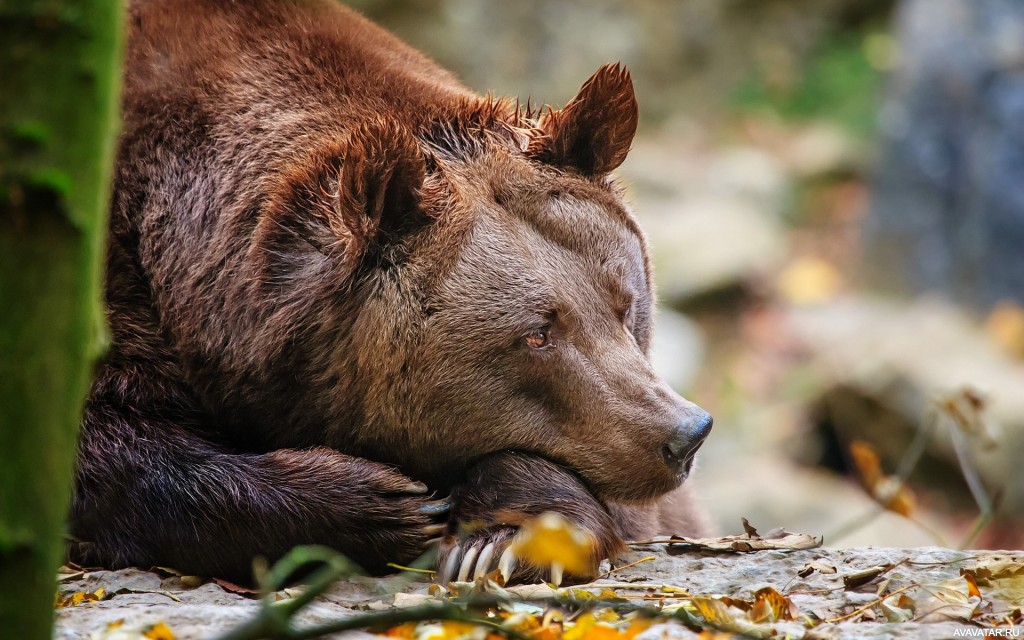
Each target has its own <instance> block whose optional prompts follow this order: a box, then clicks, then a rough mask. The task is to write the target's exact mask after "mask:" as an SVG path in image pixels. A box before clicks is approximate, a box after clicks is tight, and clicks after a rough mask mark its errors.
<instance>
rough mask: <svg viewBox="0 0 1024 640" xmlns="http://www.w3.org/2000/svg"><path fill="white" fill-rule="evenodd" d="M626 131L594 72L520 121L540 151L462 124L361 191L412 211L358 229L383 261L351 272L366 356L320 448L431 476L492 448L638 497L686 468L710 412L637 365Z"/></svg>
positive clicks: (629, 121) (642, 357)
mask: <svg viewBox="0 0 1024 640" xmlns="http://www.w3.org/2000/svg"><path fill="white" fill-rule="evenodd" d="M595 87H596V88H595ZM567 112H568V113H567ZM569 118H571V120H570V119H569ZM553 123H558V126H559V127H561V128H560V129H559V128H555V126H554V124H553ZM492 126H493V125H492ZM635 126H636V103H635V100H634V99H633V94H632V85H631V83H630V82H629V77H628V75H627V74H626V73H625V72H624V71H623V70H621V69H620V68H619V67H617V66H616V67H605V68H602V69H601V70H599V71H598V73H597V74H595V76H594V77H593V78H591V80H589V81H588V83H587V84H586V85H584V88H583V89H582V90H581V92H580V95H579V96H577V98H576V99H574V100H573V101H572V102H570V104H569V106H567V107H566V108H565V109H563V110H561V111H559V112H550V113H549V114H548V115H547V116H546V118H542V119H541V121H540V123H539V125H538V127H537V128H536V129H532V130H528V131H526V133H525V134H523V133H521V132H520V134H521V135H526V136H528V137H529V136H533V137H534V138H540V139H541V141H542V142H541V143H539V145H540V146H539V149H540V150H538V145H534V146H533V148H532V149H531V144H530V142H531V141H527V142H526V144H525V145H524V144H522V142H521V140H519V139H518V138H517V137H516V135H506V136H502V135H494V131H493V130H492V131H490V132H485V131H476V132H474V131H473V130H472V129H469V130H466V131H463V132H462V133H461V134H455V135H454V136H453V135H449V136H448V137H449V139H448V140H446V142H447V143H448V144H447V146H435V145H427V146H426V147H424V148H421V149H419V150H415V151H410V153H411V155H410V156H408V157H404V158H398V159H394V158H393V159H392V160H391V161H390V163H393V164H394V165H395V166H398V167H401V166H402V165H403V163H411V164H415V165H416V168H415V169H408V168H405V169H401V168H399V169H395V170H394V171H393V172H391V173H390V174H389V180H390V181H391V183H392V184H389V186H388V188H390V189H391V194H390V195H387V194H386V193H385V191H386V189H384V188H382V187H380V186H379V185H378V186H376V187H375V189H376V190H377V192H378V193H380V194H383V195H379V196H375V198H373V200H374V201H375V202H378V203H379V204H378V206H379V207H380V208H381V209H382V211H385V212H386V210H387V208H388V207H389V206H391V205H389V204H388V203H387V202H386V200H387V199H388V198H391V199H393V200H394V202H396V203H399V204H397V205H396V206H397V207H398V208H400V209H402V210H401V212H400V213H399V214H397V216H396V217H398V218H400V219H402V220H406V221H407V220H409V218H410V212H409V211H408V210H407V208H408V207H410V206H412V207H415V208H417V210H418V211H419V215H421V216H423V219H424V221H423V222H422V223H421V224H422V226H421V227H419V228H418V230H417V231H413V232H411V233H410V234H408V235H409V236H411V237H407V236H406V235H405V234H403V233H397V234H396V233H393V232H392V233H385V234H380V231H379V229H378V230H376V231H374V232H373V233H372V234H370V235H371V236H372V239H369V240H367V244H368V245H371V246H368V247H367V248H366V249H365V251H366V252H368V253H374V254H375V255H376V256H377V259H378V260H379V259H380V256H382V255H385V254H391V255H392V259H391V261H390V262H389V261H388V260H385V263H384V264H383V266H382V264H381V263H380V262H377V263H375V264H376V267H374V269H373V270H372V271H371V274H370V275H369V276H368V277H367V279H365V280H364V283H372V284H367V289H368V290H369V291H371V293H369V294H368V295H367V296H366V298H365V301H364V303H363V304H362V308H361V309H360V314H359V318H358V319H357V321H356V322H355V324H354V325H353V326H352V330H351V335H350V338H351V340H352V347H353V348H354V350H355V352H356V353H359V354H369V357H367V358H366V359H365V360H361V361H360V362H359V363H358V364H357V369H358V371H357V372H356V373H355V375H354V376H352V377H351V379H354V380H360V381H362V384H363V385H364V386H363V387H362V392H361V396H362V397H363V399H364V402H363V403H362V405H361V407H360V412H361V415H362V416H363V418H364V420H366V422H367V427H366V428H365V429H364V430H363V433H365V434H366V437H365V438H360V437H359V436H358V435H357V436H356V437H355V438H354V439H353V438H352V434H351V432H350V431H346V432H344V433H341V434H339V437H338V442H337V446H339V447H341V446H348V447H352V446H353V445H354V446H355V449H356V452H357V453H358V454H359V455H362V456H365V457H369V458H371V459H383V460H387V461H389V462H393V463H396V464H398V465H400V466H401V468H402V469H403V470H406V472H408V473H410V474H412V475H413V476H414V477H423V478H426V479H428V480H430V481H431V482H433V483H435V484H437V483H441V484H446V481H447V480H450V479H453V478H454V477H455V476H456V475H457V472H458V470H461V469H464V468H466V467H467V465H469V464H471V463H472V462H473V461H474V460H476V459H479V458H481V457H482V456H484V455H486V454H489V453H493V452H497V451H518V452H524V453H532V454H536V455H540V456H542V457H547V458H549V459H551V460H553V461H555V462H558V463H560V464H563V465H566V466H568V467H570V468H572V469H574V470H576V471H577V472H578V473H579V474H580V475H581V476H582V477H583V479H584V480H585V481H586V482H587V483H588V485H589V486H590V487H591V488H592V490H593V491H595V493H596V494H597V495H599V496H601V497H604V498H608V499H615V500H625V501H631V500H644V499H649V498H653V497H656V496H659V495H661V494H663V493H666V492H668V491H670V490H672V489H674V488H676V487H677V486H678V485H679V484H680V483H681V482H682V481H683V480H684V479H685V477H686V474H687V473H688V471H689V468H690V465H691V463H692V460H693V455H694V454H695V452H696V450H697V448H698V447H699V446H700V444H701V442H702V441H703V439H704V437H705V436H706V435H707V433H708V430H709V429H710V426H711V420H710V417H709V416H708V415H707V414H706V413H704V412H703V411H702V410H701V409H700V408H699V407H697V406H696V405H694V404H692V403H690V402H688V401H686V400H684V399H683V398H681V397H680V396H678V395H677V394H676V393H675V392H673V391H672V390H671V389H670V388H669V387H668V386H667V385H666V384H665V383H664V382H663V381H661V380H660V378H659V377H658V376H657V374H656V373H655V372H654V371H653V369H652V367H651V365H650V362H649V360H648V357H647V352H648V349H649V345H650V333H651V316H652V304H653V295H652V283H651V273H650V266H649V261H648V256H647V249H646V245H645V242H644V238H643V235H642V233H641V232H640V230H639V227H638V226H637V223H636V222H635V220H634V219H633V217H632V216H631V214H630V213H629V212H628V211H627V209H626V207H625V206H624V204H623V202H622V198H621V194H620V193H619V191H618V189H617V188H616V187H615V185H614V184H613V183H612V182H611V181H610V180H609V179H608V178H607V172H608V171H610V170H611V169H613V168H614V167H616V166H618V164H619V163H620V162H621V161H622V159H624V157H625V152H626V150H628V146H629V144H630V142H631V140H632V133H633V131H634V130H635ZM545 127H547V130H545ZM498 130H499V131H500V127H499V129H498ZM623 130H625V133H622V131H623ZM581 132H583V133H581ZM513 133H515V132H513ZM459 135H462V136H464V137H465V138H468V139H462V140H459V139H458V136H459ZM567 135H575V136H576V138H575V139H574V140H573V141H571V142H565V141H563V140H560V139H559V136H567ZM453 137H454V138H456V139H455V140H452V139H451V138H453ZM428 140H429V139H428ZM559 145H561V147H562V150H560V151H559V150H557V149H558V148H559ZM523 147H525V149H524V148H523ZM390 148H391V149H395V148H402V147H401V145H396V144H392V145H390ZM412 148H413V147H412V146H409V147H407V149H408V150H412ZM553 149H554V150H553ZM420 163H422V165H421V164H420ZM385 164H389V162H385ZM428 166H429V167H430V169H429V170H428V169H427V167H428ZM396 174H402V175H404V176H405V177H401V178H397V179H396V178H395V177H394V176H395V175H396ZM407 177H412V181H411V184H405V185H402V184H398V185H395V184H393V183H395V182H401V181H402V180H406V179H407ZM403 190H404V193H403ZM427 212H429V214H428V213H427ZM386 215H387V214H386V213H381V214H377V216H378V217H379V219H380V220H381V221H383V220H384V216H386ZM393 215H394V214H393ZM414 215H415V214H414ZM357 217H358V216H357ZM375 224H380V222H377V223H375ZM354 226H358V224H356V225H354ZM371 226H372V225H371ZM414 226H415V225H414ZM396 255H400V256H401V259H400V260H394V259H393V258H394V256H396ZM410 298H415V300H410ZM382 338H383V340H382ZM341 361H342V362H344V363H345V365H344V366H349V361H348V358H341ZM338 377H339V379H340V378H342V377H343V376H342V375H341V374H340V373H339V375H338ZM482 433H485V434H486V437H481V434H482ZM402 452H410V453H411V455H402ZM423 452H430V453H429V454H424V453H423Z"/></svg>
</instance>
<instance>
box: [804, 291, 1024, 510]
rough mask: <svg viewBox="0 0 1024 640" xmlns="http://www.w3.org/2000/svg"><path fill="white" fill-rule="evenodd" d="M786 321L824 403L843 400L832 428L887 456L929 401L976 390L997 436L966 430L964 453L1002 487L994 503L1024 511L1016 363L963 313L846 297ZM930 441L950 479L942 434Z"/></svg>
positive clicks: (935, 305)
mask: <svg viewBox="0 0 1024 640" xmlns="http://www.w3.org/2000/svg"><path fill="white" fill-rule="evenodd" d="M791 319H792V325H793V328H794V331H795V332H796V334H797V336H798V337H799V338H800V339H801V340H802V341H803V343H804V344H805V345H806V346H807V348H808V349H809V360H810V365H811V366H812V368H813V375H814V376H815V378H816V383H817V385H818V386H819V388H820V389H821V393H822V395H823V397H824V398H825V401H826V402H827V401H829V399H832V400H837V401H841V402H843V405H842V406H838V407H835V410H833V411H832V412H831V414H832V415H831V418H832V420H833V422H835V423H836V424H834V426H835V427H836V428H837V429H839V430H841V431H842V432H843V434H844V435H845V436H846V437H848V438H849V437H861V438H865V439H868V440H869V441H871V443H872V444H873V445H875V446H876V447H879V448H880V449H882V453H883V455H884V457H885V458H886V459H887V460H889V461H890V462H891V463H892V462H894V461H896V460H899V458H900V457H901V456H902V454H903V453H904V451H905V450H906V447H907V446H908V445H909V442H910V441H911V440H912V438H913V435H914V433H915V432H916V431H915V430H917V429H921V428H923V425H924V424H926V422H925V420H927V419H928V415H929V411H930V410H931V409H932V407H933V406H934V405H933V403H934V401H935V400H936V399H937V398H939V397H941V396H942V395H943V394H948V393H950V392H954V391H956V390H958V389H962V388H964V387H968V388H972V389H975V390H977V391H978V392H980V394H981V395H982V396H983V397H984V398H986V405H987V410H988V416H989V417H990V419H991V420H992V422H993V423H994V424H995V425H996V426H997V427H998V428H999V430H1000V434H999V435H998V436H997V442H998V447H997V448H994V449H986V448H985V447H983V446H981V444H982V443H981V439H980V438H978V437H972V436H966V437H967V439H968V440H972V442H971V449H972V457H973V459H974V460H975V462H976V467H977V468H978V469H979V471H980V472H981V476H982V478H983V479H984V480H985V483H986V485H987V487H988V488H989V491H990V492H995V491H999V490H1001V491H1003V496H1002V503H1001V507H1000V508H1001V510H1002V511H1004V512H1006V513H1010V514H1012V513H1018V514H1019V513H1021V512H1022V511H1024V483H1021V482H1019V477H1020V461H1021V460H1022V459H1024V392H1022V389H1024V364H1022V363H1020V362H1018V361H1014V360H1013V359H1012V358H1010V357H1008V356H1007V355H1006V354H1005V353H1004V352H1002V351H1001V350H1000V349H999V348H998V347H997V346H996V345H995V344H994V343H993V341H992V340H991V339H989V338H988V337H987V335H986V334H985V333H984V332H983V331H982V330H981V329H980V328H979V327H978V326H976V325H975V323H973V322H972V321H970V320H969V319H968V318H967V317H966V315H965V314H964V313H963V312H962V311H960V310H958V309H957V308H955V307H953V306H952V305H950V304H948V303H944V302H941V301H939V300H933V299H922V300H918V301H915V302H912V303H909V304H908V303H897V302H884V301H879V300H867V299H857V298H847V299H844V300H839V301H836V302H833V303H829V304H823V305H818V306H809V307H803V308H800V309H797V310H795V311H793V312H792V316H791ZM836 393H839V395H831V396H829V394H836ZM897 418H899V419H897ZM901 430H909V431H910V432H904V433H901V432H900V431H901ZM931 442H932V445H931V447H930V449H931V451H933V452H934V453H935V454H936V455H938V456H940V457H941V458H944V459H945V460H946V464H947V466H946V471H945V473H946V474H947V478H946V479H945V480H946V481H959V480H958V479H959V477H960V472H959V465H958V463H957V462H956V456H955V453H954V452H953V449H952V444H951V440H950V438H949V435H948V432H947V431H946V430H944V429H937V430H936V433H935V435H934V436H933V438H932V441H931Z"/></svg>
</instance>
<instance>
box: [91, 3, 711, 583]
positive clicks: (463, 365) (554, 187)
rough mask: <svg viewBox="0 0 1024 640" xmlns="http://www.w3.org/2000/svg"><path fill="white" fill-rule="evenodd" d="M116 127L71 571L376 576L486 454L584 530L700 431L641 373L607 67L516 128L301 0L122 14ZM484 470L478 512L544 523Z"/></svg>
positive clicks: (408, 548)
mask: <svg viewBox="0 0 1024 640" xmlns="http://www.w3.org/2000/svg"><path fill="white" fill-rule="evenodd" d="M123 112H124V130H123V134H122V136H121V140H120V146H119V154H118V160H117V167H116V171H115V182H114V197H113V202H112V208H111V222H110V245H109V253H108V270H107V274H108V279H107V304H108V308H109V319H110V325H111V329H112V333H113V347H112V349H111V351H110V353H109V354H108V356H107V358H106V359H105V361H104V363H103V365H102V367H101V368H100V370H99V372H98V375H97V379H96V382H95V385H94V387H93V390H92V393H91V396H90V400H89V403H88V406H87V409H86V414H85V419H84V423H83V431H82V437H81V443H80V455H79V462H78V468H77V475H76V492H75V499H74V504H73V509H72V517H71V529H72V533H73V534H74V535H75V536H76V538H78V539H79V540H80V542H79V543H77V544H75V545H73V548H72V555H73V557H74V559H76V560H77V561H79V562H83V563H90V564H91V563H101V564H106V565H110V566H124V565H129V564H138V565H142V566H147V565H150V564H160V565H170V566H176V567H178V568H180V569H182V570H185V571H188V572H191V573H205V574H216V575H221V576H225V577H229V578H235V579H244V578H246V577H247V576H248V571H249V563H250V560H251V558H252V557H254V556H256V555H263V556H267V557H270V558H274V557H277V556H280V555H281V554H282V553H284V552H285V551H286V550H287V549H288V548H289V547H291V546H293V545H296V544H301V543H320V544H327V545H331V546H333V547H335V548H337V549H340V550H341V551H343V552H346V553H349V554H351V555H352V557H353V558H355V559H358V560H359V561H360V562H361V563H362V564H364V565H365V566H366V568H367V569H369V570H371V571H381V570H383V569H384V566H385V564H386V562H388V561H398V562H403V561H408V560H409V559H410V558H412V557H414V556H415V555H417V554H418V553H420V551H421V549H422V545H423V543H424V542H425V541H426V539H427V538H428V537H430V535H431V534H432V532H433V530H434V528H435V527H434V519H435V516H433V515H431V514H432V513H433V512H434V511H436V508H434V507H433V506H432V505H431V503H430V498H429V497H428V496H426V495H424V493H425V488H424V487H423V485H422V484H420V483H426V485H428V486H429V487H430V489H431V490H434V491H436V492H446V491H450V490H452V489H453V488H457V487H459V486H460V483H463V482H465V480H466V473H467V470H470V469H471V468H473V467H474V465H478V464H483V462H481V461H486V460H487V459H488V457H489V456H492V455H499V457H498V458H497V459H498V460H501V458H500V452H503V451H515V452H518V455H520V456H523V457H519V458H517V461H518V462H517V468H519V469H521V468H522V465H523V464H526V463H525V462H523V461H524V460H531V459H532V460H533V461H534V462H535V463H536V465H537V466H538V470H543V469H550V468H551V466H552V465H557V466H560V467H563V468H564V469H565V471H564V474H552V475H551V478H552V480H551V481H552V482H553V483H557V482H558V481H559V478H560V477H561V475H567V477H568V476H571V477H572V478H575V479H576V484H577V485H578V487H577V489H578V491H583V492H585V493H586V494H587V495H588V496H590V497H589V499H582V498H581V500H580V501H579V503H580V505H583V506H580V507H579V509H578V511H580V513H581V514H582V515H580V517H579V518H578V519H580V520H581V524H583V525H584V526H591V525H592V523H594V522H599V521H601V522H603V521H605V520H607V518H608V515H607V513H605V511H604V510H605V509H606V508H608V506H607V505H608V504H610V503H609V502H608V501H631V502H636V501H649V500H651V499H654V498H656V497H658V496H661V495H663V494H665V493H666V492H667V491H670V490H672V489H674V488H675V487H677V486H678V485H679V483H680V482H681V481H682V479H683V478H684V477H685V475H686V472H687V471H688V469H689V464H690V460H691V459H692V456H693V453H694V452H695V451H696V447H697V446H699V444H700V441H701V440H702V439H703V437H704V436H705V435H706V432H707V428H708V426H709V422H708V421H707V420H705V418H706V414H704V413H703V412H701V411H700V410H699V409H698V408H696V407H695V406H694V405H692V404H691V403H688V402H686V401H685V400H683V399H682V398H680V397H679V396H677V395H676V394H674V393H673V392H672V391H671V390H670V389H669V388H668V387H667V386H666V385H665V384H664V383H663V382H661V381H660V380H659V379H658V378H657V376H656V375H655V374H654V372H653V370H652V369H651V366H650V363H649V362H648V359H647V357H646V352H647V348H648V345H649V340H650V317H651V304H652V300H651V274H650V267H649V263H648V259H647V250H646V246H645V243H644V239H643V236H642V234H641V233H640V231H639V229H638V227H637V225H636V223H635V221H634V220H633V218H632V216H631V215H630V214H629V213H628V212H627V211H626V209H625V208H624V206H623V204H622V202H621V200H620V197H619V195H618V193H617V191H616V189H615V187H614V185H613V184H612V183H610V182H609V181H608V180H607V178H606V175H607V173H608V172H609V171H611V170H613V169H614V168H615V167H617V166H618V164H619V163H620V162H621V161H622V160H623V159H624V157H625V154H626V151H627V150H628V147H629V144H630V141H631V140H632V136H633V133H634V131H635V128H636V117H637V116H636V113H637V112H636V101H635V99H634V98H633V90H632V84H631V83H630V81H629V76H628V74H627V73H626V72H625V70H623V69H622V68H621V67H618V66H609V67H603V68H602V69H601V70H599V71H598V72H597V73H596V74H595V75H594V77H593V78H591V80H590V81H588V82H587V84H586V85H585V86H584V89H583V90H582V91H581V92H580V94H579V95H578V96H577V97H576V98H575V99H574V100H573V101H572V102H570V103H569V105H568V106H567V107H566V108H565V109H562V110H559V111H548V112H546V113H544V114H543V115H538V114H534V113H529V112H528V110H523V109H521V108H520V107H519V106H518V105H517V104H516V103H514V102H512V101H506V100H494V99H490V98H481V97H478V96H476V95H474V94H472V93H471V92H469V91H468V90H466V89H465V88H464V87H462V86H461V85H459V84H458V83H457V82H456V81H455V79H454V78H452V76H451V75H450V74H449V73H447V72H446V71H444V70H442V69H439V68H438V67H436V66H435V65H434V64H433V63H431V62H430V61H429V60H428V59H426V58H425V57H424V56H422V55H421V54H419V53H417V52H416V51H413V50H412V49H410V48H409V47H407V46H406V45H404V44H402V43H401V42H399V41H398V40H396V39H395V38H394V37H392V36H390V35H389V34H387V33H385V32H383V31H381V30H380V29H379V28H377V27H376V26H374V25H372V24H371V23H369V22H367V21H366V20H364V19H363V18H361V17H360V16H358V15H357V14H355V13H353V12H352V11H349V10H347V9H344V8H342V7H341V6H339V5H336V4H334V3H332V2H327V1H325V0H317V1H309V2H297V1H295V2H289V1H270V0H253V1H251V2H237V3H224V2H214V1H212V0H166V1H162V2H155V1H154V2H149V1H138V2H135V3H134V5H133V7H132V10H131V29H130V35H129V41H128V49H127V59H126V74H125V88H124V103H123ZM545 328H546V329H545ZM542 330H545V331H547V332H548V333H547V334H546V335H548V336H549V338H550V344H549V345H548V346H546V347H544V348H537V349H535V348H531V347H530V346H528V345H529V344H531V343H530V342H528V341H527V340H526V337H527V336H530V335H536V334H537V332H538V331H542ZM701 425H703V426H701ZM669 445H671V448H669ZM672 450H674V451H675V452H676V454H677V455H676V456H675V457H673V456H671V455H669V453H667V452H669V451H672ZM500 468H501V467H500V465H498V466H496V467H495V468H494V471H495V473H494V474H492V477H490V481H491V482H492V483H493V486H492V487H490V488H489V489H485V487H484V486H483V485H484V484H485V483H484V482H483V480H481V479H480V478H477V479H476V480H474V482H473V483H471V486H473V487H475V489H474V492H476V493H480V492H485V491H489V492H491V494H493V495H498V496H508V498H507V499H506V500H505V501H504V502H503V501H502V500H496V501H495V500H490V501H484V502H482V503H480V504H488V505H490V506H493V507H494V508H495V509H505V510H506V511H508V510H509V509H520V510H523V511H528V512H537V511H542V510H544V509H545V508H549V507H552V506H553V505H548V504H546V503H545V502H544V496H545V495H550V494H551V492H552V491H554V492H555V493H557V490H556V489H557V488H556V487H552V491H549V492H547V493H545V492H543V491H540V492H537V493H536V494H535V495H537V496H538V500H537V501H533V502H529V503H527V504H524V503H523V500H524V499H525V498H523V496H524V495H528V494H523V492H522V491H518V490H516V489H515V487H514V486H512V485H514V483H515V482H518V481H519V480H517V478H518V479H520V480H521V479H523V477H524V474H522V473H519V474H517V475H515V476H513V475H508V476H506V475H501V474H499V473H497V471H498V470H500ZM539 477H543V476H539ZM412 479H415V480H416V482H414V481H413V480H412ZM531 482H534V483H535V482H536V480H535V479H534V480H532V481H531ZM472 493H473V492H470V493H467V490H463V491H462V492H461V493H458V492H457V493H456V495H457V496H461V498H459V500H461V501H462V503H464V504H465V505H469V504H472V503H473V502H472V499H471V497H470V496H471V495H472ZM579 495H582V494H579ZM459 500H457V501H456V509H455V512H456V515H457V514H458V513H459V509H460V508H461V509H462V510H463V511H465V510H466V509H469V507H468V506H464V507H460V505H459ZM613 546H614V544H613V543H612V542H611V541H610V542H609V543H608V544H607V545H606V546H605V547H604V549H605V550H611V549H612V547H613Z"/></svg>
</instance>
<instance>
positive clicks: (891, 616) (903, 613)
mask: <svg viewBox="0 0 1024 640" xmlns="http://www.w3.org/2000/svg"><path fill="white" fill-rule="evenodd" d="M878 607H879V608H880V609H881V610H882V614H883V615H884V616H885V619H886V620H888V621H889V622H907V621H908V620H912V619H913V617H914V601H913V600H911V599H910V598H909V597H908V596H907V595H906V594H905V593H898V594H896V595H893V596H889V597H888V598H886V599H884V600H882V601H881V602H880V603H879V604H878Z"/></svg>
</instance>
